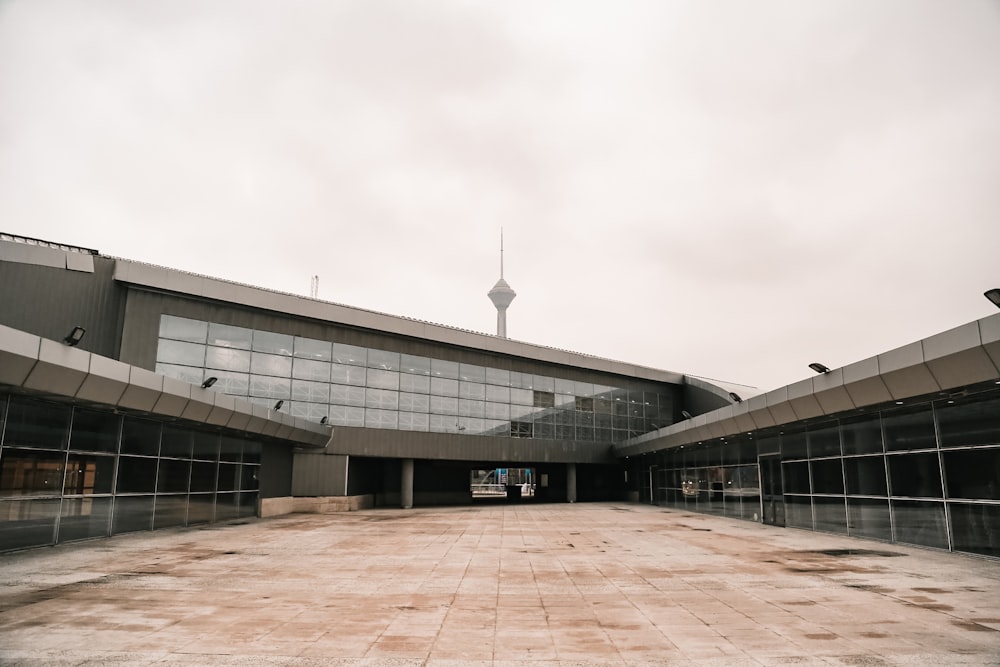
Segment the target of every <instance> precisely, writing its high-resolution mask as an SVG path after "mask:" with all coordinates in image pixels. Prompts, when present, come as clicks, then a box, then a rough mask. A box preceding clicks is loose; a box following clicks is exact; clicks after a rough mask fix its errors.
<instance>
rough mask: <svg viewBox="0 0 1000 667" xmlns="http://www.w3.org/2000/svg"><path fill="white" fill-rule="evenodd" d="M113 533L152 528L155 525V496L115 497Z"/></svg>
mask: <svg viewBox="0 0 1000 667" xmlns="http://www.w3.org/2000/svg"><path fill="white" fill-rule="evenodd" d="M113 521H114V522H113V524H112V532H113V533H127V532H131V531H134V530H150V529H152V527H153V496H132V497H129V496H124V497H118V498H115V514H114V520H113Z"/></svg>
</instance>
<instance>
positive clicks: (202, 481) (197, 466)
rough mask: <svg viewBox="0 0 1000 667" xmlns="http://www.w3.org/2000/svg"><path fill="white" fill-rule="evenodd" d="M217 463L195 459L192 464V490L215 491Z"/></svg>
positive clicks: (195, 491)
mask: <svg viewBox="0 0 1000 667" xmlns="http://www.w3.org/2000/svg"><path fill="white" fill-rule="evenodd" d="M216 465H217V464H215V463H210V462H208V461H195V462H194V463H192V464H191V492H192V493H198V492H202V491H215V469H216Z"/></svg>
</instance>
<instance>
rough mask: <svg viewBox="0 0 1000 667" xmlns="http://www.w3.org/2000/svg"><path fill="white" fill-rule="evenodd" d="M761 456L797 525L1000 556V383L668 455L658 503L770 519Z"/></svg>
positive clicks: (662, 460)
mask: <svg viewBox="0 0 1000 667" xmlns="http://www.w3.org/2000/svg"><path fill="white" fill-rule="evenodd" d="M758 456H778V457H780V479H779V480H778V483H779V484H780V488H781V491H782V497H783V501H784V517H785V525H787V526H792V527H797V528H806V529H810V530H817V531H823V532H830V533H841V534H845V535H852V536H856V537H864V538H871V539H877V540H884V541H889V542H899V543H905V544H913V545H920V546H927V547H934V548H938V549H950V550H954V551H963V552H968V553H974V554H980V555H985V556H992V557H1000V396H998V393H997V391H990V392H988V393H984V394H980V395H973V396H970V397H967V398H964V399H945V400H940V401H935V402H926V403H922V404H918V405H913V406H893V407H891V408H887V409H884V410H880V411H875V412H871V413H867V414H863V415H854V416H850V417H844V418H841V419H833V420H828V421H825V422H818V423H809V424H801V423H800V424H789V425H787V426H784V427H782V428H781V429H779V430H767V431H761V432H757V433H753V434H747V435H744V436H741V437H739V438H731V439H729V440H728V441H725V442H715V443H710V444H709V445H707V446H700V447H693V448H692V447H688V448H685V449H677V450H671V451H667V452H662V453H660V455H659V458H658V459H657V460H656V462H655V465H656V467H655V468H653V472H654V475H655V478H656V482H655V485H656V487H657V488H656V496H655V498H656V502H657V503H659V504H662V505H666V506H670V507H678V508H683V509H687V510H693V511H698V512H709V513H716V514H724V515H726V516H734V517H739V518H744V519H750V520H754V521H757V520H760V516H761V511H762V510H761V507H760V505H759V504H760V496H759V494H760V481H759V466H758V465H757V463H756V461H757V457H758ZM751 487H752V489H751ZM720 489H721V493H720ZM730 489H731V490H730Z"/></svg>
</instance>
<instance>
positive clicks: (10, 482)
mask: <svg viewBox="0 0 1000 667" xmlns="http://www.w3.org/2000/svg"><path fill="white" fill-rule="evenodd" d="M0 434H2V438H0V551H8V550H13V549H24V548H28V547H37V546H44V545H49V544H56V543H60V542H69V541H73V540H82V539H88V538H93V537H106V536H108V535H112V534H116V533H124V532H130V531H137V530H152V529H155V528H162V527H165V526H187V525H192V524H197V523H208V522H212V521H222V520H226V519H232V518H237V517H241V516H253V515H255V514H256V505H257V496H258V483H257V480H258V479H259V469H260V450H261V444H260V443H259V442H256V441H253V440H247V439H244V438H240V437H232V436H228V435H225V434H220V433H218V432H205V431H198V430H193V429H188V428H185V427H183V426H179V425H177V424H176V423H172V424H163V423H161V422H158V421H154V420H150V419H144V418H140V417H133V416H128V415H120V414H116V413H114V412H110V411H100V410H93V409H88V408H82V407H74V406H71V405H68V404H63V403H52V402H47V401H43V400H39V399H36V398H33V397H27V396H8V395H5V394H0Z"/></svg>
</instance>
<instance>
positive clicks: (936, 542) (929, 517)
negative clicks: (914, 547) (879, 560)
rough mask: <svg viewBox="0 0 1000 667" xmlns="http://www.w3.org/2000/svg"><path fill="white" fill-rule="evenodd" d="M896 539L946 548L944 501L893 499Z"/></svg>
mask: <svg viewBox="0 0 1000 667" xmlns="http://www.w3.org/2000/svg"><path fill="white" fill-rule="evenodd" d="M891 502H892V511H893V520H894V521H895V524H896V541H897V542H906V543H907V544H922V545H924V546H928V547H937V548H939V549H947V548H948V536H947V533H946V532H945V522H944V503H935V502H927V501H922V500H893V501H891Z"/></svg>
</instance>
